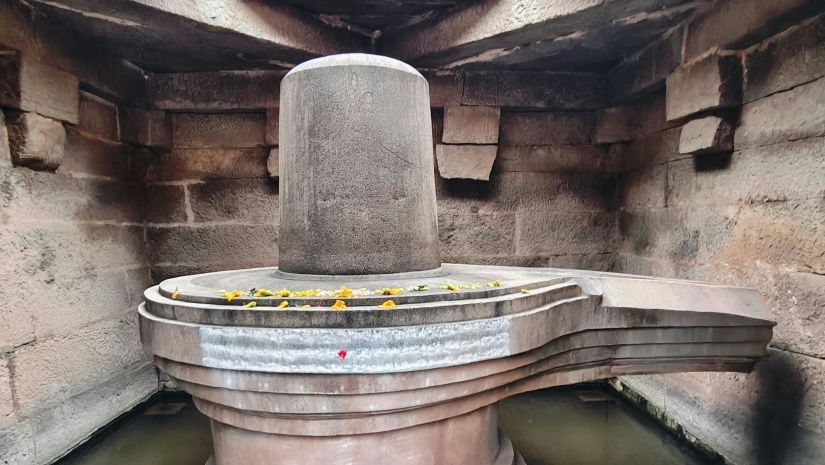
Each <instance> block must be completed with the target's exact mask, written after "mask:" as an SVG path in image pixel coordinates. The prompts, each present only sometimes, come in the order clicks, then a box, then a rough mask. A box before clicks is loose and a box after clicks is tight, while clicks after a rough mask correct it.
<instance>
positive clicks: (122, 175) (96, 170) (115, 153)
mask: <svg viewBox="0 0 825 465" xmlns="http://www.w3.org/2000/svg"><path fill="white" fill-rule="evenodd" d="M57 172H58V173H66V174H71V175H75V176H83V175H85V176H96V177H101V178H108V179H118V180H126V179H128V177H129V152H128V151H127V150H126V148H125V147H124V146H122V145H120V144H119V143H116V142H108V141H104V140H100V139H93V138H91V137H89V136H86V135H84V134H83V133H81V132H79V131H77V130H75V129H68V130H67V131H66V143H65V149H64V156H63V161H62V163H61V164H60V168H59V169H58V170H57Z"/></svg>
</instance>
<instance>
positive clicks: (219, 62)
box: [11, 0, 712, 72]
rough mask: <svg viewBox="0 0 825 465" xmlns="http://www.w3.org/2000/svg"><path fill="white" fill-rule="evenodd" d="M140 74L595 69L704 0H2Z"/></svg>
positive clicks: (701, 5) (682, 18) (618, 57)
mask: <svg viewBox="0 0 825 465" xmlns="http://www.w3.org/2000/svg"><path fill="white" fill-rule="evenodd" d="M11 1H14V2H18V3H19V4H20V5H22V7H21V8H33V9H34V11H33V14H37V15H41V16H44V17H46V18H47V19H49V22H50V24H59V25H61V27H65V28H67V29H69V30H71V31H74V33H77V32H80V33H82V34H84V35H91V36H92V37H95V38H99V39H102V40H103V41H104V42H105V44H106V46H107V47H111V48H113V49H114V50H116V53H117V54H118V55H120V56H121V57H123V58H125V59H127V60H129V61H130V62H132V63H134V64H135V65H137V66H139V67H140V68H143V69H144V70H146V71H149V72H187V71H214V70H228V69H289V68H291V67H292V66H294V65H295V64H297V63H300V62H302V61H305V60H307V59H309V58H312V57H316V56H321V55H328V54H334V53H343V52H375V53H380V54H383V55H388V56H392V57H395V58H398V59H401V60H403V61H406V62H408V63H410V64H412V65H414V66H416V67H419V68H465V69H467V68H469V69H501V68H507V69H531V70H579V71H582V70H586V71H589V70H599V69H606V68H607V67H609V66H611V65H613V64H615V63H616V62H618V61H619V60H621V59H622V58H623V57H626V56H628V55H630V54H632V53H633V52H635V51H637V50H639V49H640V48H642V47H644V46H645V45H647V44H649V43H650V42H651V41H652V40H653V39H654V38H655V37H658V36H660V35H662V34H663V33H664V32H666V31H667V30H669V29H671V28H673V27H674V26H675V25H677V24H679V23H681V22H684V21H685V20H687V19H689V18H690V17H692V16H694V15H697V14H699V13H701V12H702V11H704V10H705V9H707V8H708V7H709V6H710V5H711V4H712V1H711V0H565V1H546V0H337V1H327V0H283V1H276V0H117V1H101V0H26V1H22V0H11Z"/></svg>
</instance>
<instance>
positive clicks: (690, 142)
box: [679, 116, 733, 155]
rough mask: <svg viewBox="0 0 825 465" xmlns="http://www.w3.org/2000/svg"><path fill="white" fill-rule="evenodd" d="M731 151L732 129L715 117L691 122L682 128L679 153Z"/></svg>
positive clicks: (695, 153) (725, 122) (728, 124)
mask: <svg viewBox="0 0 825 465" xmlns="http://www.w3.org/2000/svg"><path fill="white" fill-rule="evenodd" d="M731 150H733V127H732V126H731V125H730V123H728V122H727V121H725V120H723V119H722V118H719V117H717V116H706V117H704V118H699V119H695V120H691V121H690V122H688V123H687V124H685V125H684V126H682V133H681V134H680V136H679V153H691V154H694V155H700V154H706V153H720V152H730V151H731Z"/></svg>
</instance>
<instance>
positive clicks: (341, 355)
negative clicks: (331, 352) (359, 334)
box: [338, 350, 347, 360]
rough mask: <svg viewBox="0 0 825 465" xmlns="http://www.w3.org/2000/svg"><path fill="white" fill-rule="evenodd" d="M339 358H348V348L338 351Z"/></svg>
mask: <svg viewBox="0 0 825 465" xmlns="http://www.w3.org/2000/svg"><path fill="white" fill-rule="evenodd" d="M338 358H340V359H341V360H343V359H345V358H347V351H346V350H340V351H338Z"/></svg>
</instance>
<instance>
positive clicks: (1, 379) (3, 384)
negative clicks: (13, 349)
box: [0, 355, 14, 418]
mask: <svg viewBox="0 0 825 465" xmlns="http://www.w3.org/2000/svg"><path fill="white" fill-rule="evenodd" d="M13 412H14V399H13V398H12V394H11V371H10V370H9V359H8V357H6V356H5V355H0V418H3V417H4V416H7V415H11V414H12V413H13Z"/></svg>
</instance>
